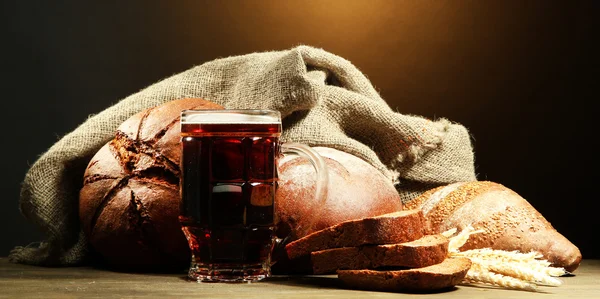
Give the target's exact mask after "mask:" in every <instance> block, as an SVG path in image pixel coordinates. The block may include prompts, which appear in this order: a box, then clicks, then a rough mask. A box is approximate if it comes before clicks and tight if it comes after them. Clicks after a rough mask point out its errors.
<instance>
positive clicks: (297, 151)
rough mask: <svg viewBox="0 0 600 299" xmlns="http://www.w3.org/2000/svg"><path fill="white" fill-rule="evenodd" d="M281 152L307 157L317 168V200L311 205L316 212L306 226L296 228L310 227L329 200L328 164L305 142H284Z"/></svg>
mask: <svg viewBox="0 0 600 299" xmlns="http://www.w3.org/2000/svg"><path fill="white" fill-rule="evenodd" d="M281 153H282V154H284V155H286V154H294V155H298V156H300V157H303V158H306V159H307V160H308V161H310V163H311V165H312V166H313V168H314V169H315V174H316V188H315V195H314V196H315V199H316V200H315V201H314V204H313V205H314V206H313V207H311V210H312V211H314V212H313V213H311V215H312V216H311V217H310V219H309V220H308V223H305V224H304V225H305V228H302V227H296V228H295V229H296V230H303V229H309V228H311V227H312V225H313V223H314V222H315V221H316V220H317V219H318V218H319V211H321V209H319V208H320V207H323V205H324V204H325V201H326V200H327V192H328V187H329V172H328V170H327V165H326V164H325V160H324V159H323V157H322V156H321V155H320V154H319V153H317V151H315V150H314V149H312V148H311V147H309V146H308V145H305V144H300V143H289V142H285V143H282V144H281ZM279 242H283V240H278V243H279Z"/></svg>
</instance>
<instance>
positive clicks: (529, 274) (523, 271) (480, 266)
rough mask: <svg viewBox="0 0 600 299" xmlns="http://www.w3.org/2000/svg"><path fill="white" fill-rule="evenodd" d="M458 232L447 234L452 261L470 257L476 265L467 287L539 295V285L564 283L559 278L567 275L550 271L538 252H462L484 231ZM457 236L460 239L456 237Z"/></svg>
mask: <svg viewBox="0 0 600 299" xmlns="http://www.w3.org/2000/svg"><path fill="white" fill-rule="evenodd" d="M456 231H457V230H456V229H452V230H449V231H446V232H443V233H442V235H444V236H446V237H449V238H450V242H449V245H448V256H449V257H466V258H469V259H470V260H471V262H472V263H473V265H472V266H471V269H470V270H469V272H467V275H466V277H465V282H467V283H484V284H491V285H494V286H499V287H503V288H509V289H518V290H526V291H537V290H538V287H537V286H538V285H544V286H559V285H561V284H562V282H561V281H560V280H559V279H558V278H555V277H558V276H562V275H565V274H567V272H566V271H565V270H564V269H563V268H557V267H550V262H548V261H547V260H545V259H542V258H543V256H542V255H541V254H540V253H538V252H534V251H532V252H529V253H522V252H519V251H505V250H497V249H490V248H482V249H471V250H465V251H460V248H461V247H462V246H463V245H465V244H466V243H467V241H468V240H469V237H470V236H471V235H473V234H477V233H481V232H483V230H475V229H474V228H473V227H472V226H470V225H469V226H467V227H465V228H464V229H463V230H462V231H460V232H459V233H458V234H456ZM455 234H456V235H455Z"/></svg>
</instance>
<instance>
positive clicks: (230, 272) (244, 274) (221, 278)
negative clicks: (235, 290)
mask: <svg viewBox="0 0 600 299" xmlns="http://www.w3.org/2000/svg"><path fill="white" fill-rule="evenodd" d="M270 276H271V267H270V265H269V264H268V263H264V264H242V265H240V264H202V263H194V262H192V264H191V266H190V269H189V272H188V279H190V280H192V281H197V282H254V281H259V280H263V279H265V278H267V277H270Z"/></svg>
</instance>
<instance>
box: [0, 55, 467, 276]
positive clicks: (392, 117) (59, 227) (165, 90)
mask: <svg viewBox="0 0 600 299" xmlns="http://www.w3.org/2000/svg"><path fill="white" fill-rule="evenodd" d="M187 97H200V98H204V99H208V100H211V101H213V102H216V103H218V104H221V105H223V106H224V107H226V108H267V109H275V110H279V111H280V112H281V114H282V117H283V118H284V119H283V121H284V133H283V136H282V139H283V140H284V141H292V142H300V143H306V144H309V145H312V146H327V147H332V148H335V149H338V150H342V151H346V152H349V153H351V154H354V155H356V156H358V157H360V158H362V159H364V160H366V161H368V162H369V163H371V164H372V165H373V166H375V167H376V168H377V169H379V170H380V171H381V172H382V173H384V174H385V175H386V176H387V177H389V179H390V180H393V181H394V182H396V183H397V189H398V192H399V193H400V196H401V198H402V200H403V201H405V202H406V201H409V200H411V199H412V198H414V197H415V196H417V195H419V194H420V193H422V192H424V191H425V190H427V189H430V188H432V187H435V186H439V185H442V184H448V183H452V182H457V181H469V180H475V179H476V178H475V170H474V159H473V149H472V147H471V142H470V138H469V134H468V132H467V130H466V129H465V128H464V127H463V126H461V125H459V124H454V123H451V122H450V121H448V120H445V119H440V120H437V121H432V120H428V119H425V118H422V117H418V116H411V115H407V114H401V113H397V112H394V111H392V110H391V109H390V107H389V106H388V105H387V104H386V102H385V101H384V100H383V99H382V98H381V97H380V96H379V94H378V93H377V91H376V90H375V89H374V88H373V86H372V85H371V83H370V82H369V80H368V79H367V78H366V77H365V76H364V75H363V74H362V73H361V72H360V71H359V70H358V69H357V68H356V67H355V66H353V65H352V64H351V63H350V62H349V61H347V60H345V59H343V58H341V57H339V56H336V55H333V54H331V53H328V52H326V51H324V50H322V49H316V48H312V47H308V46H298V47H295V48H292V49H290V50H286V51H278V52H264V53H254V54H248V55H243V56H236V57H229V58H224V59H218V60H214V61H211V62H208V63H205V64H202V65H200V66H196V67H194V68H192V69H190V70H187V71H185V72H183V73H180V74H177V75H174V76H172V77H170V78H167V79H164V80H162V81H160V82H158V83H155V84H153V85H151V86H149V87H147V88H145V89H143V90H142V91H140V92H138V93H136V94H133V95H131V96H128V97H127V98H125V99H123V100H121V101H119V102H118V103H116V104H115V105H113V106H111V107H109V108H107V109H106V110H104V111H102V112H100V113H98V114H97V115H94V116H92V117H90V118H88V119H87V120H86V121H85V122H84V123H82V124H81V125H80V126H79V127H78V128H76V129H75V130H74V131H72V132H70V133H69V134H67V135H66V136H64V137H63V138H61V139H60V140H59V141H58V142H57V143H56V144H54V145H53V146H52V147H50V149H49V150H48V151H47V152H45V153H44V154H43V155H41V156H40V158H39V159H38V160H37V161H36V162H35V163H34V164H33V165H32V166H31V168H30V169H29V171H28V172H27V174H26V176H25V180H24V182H23V185H22V190H21V198H20V207H21V212H22V213H23V214H24V216H25V217H26V218H27V219H29V220H30V221H31V222H33V223H34V224H35V225H36V226H38V227H39V228H40V229H41V230H42V231H43V233H45V235H46V237H47V240H46V241H45V242H41V243H38V244H35V245H30V246H27V247H17V248H15V249H14V250H13V251H12V252H11V254H10V256H9V258H10V260H11V261H14V262H21V263H27V264H35V265H48V266H58V265H75V264H81V263H82V262H84V261H85V260H86V256H87V243H86V239H85V237H84V235H83V233H82V231H81V229H80V226H79V220H78V218H79V217H78V193H79V189H80V188H81V186H82V178H83V173H84V171H85V168H86V166H87V164H88V162H89V160H90V159H91V157H92V156H93V155H94V154H95V153H96V151H97V150H98V149H100V147H102V146H103V145H104V144H105V143H106V142H107V141H109V140H110V139H112V138H113V137H114V133H115V130H116V128H117V127H118V126H119V125H120V124H121V123H122V122H123V121H125V120H126V119H127V118H129V117H130V116H132V115H133V114H135V113H137V112H139V111H141V110H144V109H146V108H149V107H153V106H156V105H159V104H162V103H165V102H167V101H171V100H174V99H179V98H187ZM82 98H85V95H82ZM415 100H417V99H415Z"/></svg>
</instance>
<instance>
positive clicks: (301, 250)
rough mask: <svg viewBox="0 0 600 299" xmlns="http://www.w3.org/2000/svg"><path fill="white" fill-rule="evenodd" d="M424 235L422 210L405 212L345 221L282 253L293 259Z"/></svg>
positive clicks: (398, 241)
mask: <svg viewBox="0 0 600 299" xmlns="http://www.w3.org/2000/svg"><path fill="white" fill-rule="evenodd" d="M425 232H426V225H425V219H424V217H423V213H422V212H421V210H405V211H400V212H395V213H389V214H384V215H380V216H375V217H367V218H361V219H355V220H349V221H345V222H342V223H339V224H336V225H334V226H331V227H328V228H325V229H322V230H319V231H316V232H314V233H312V234H310V235H308V236H305V237H303V238H301V239H298V240H296V241H293V242H291V243H289V244H287V245H286V246H285V249H286V252H287V256H288V258H289V259H295V258H299V257H301V256H304V255H309V254H310V253H311V252H313V251H319V250H324V249H331V248H339V247H354V246H361V245H366V244H377V245H380V244H395V243H403V242H409V241H413V240H416V239H419V238H421V237H423V236H424V235H425Z"/></svg>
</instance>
